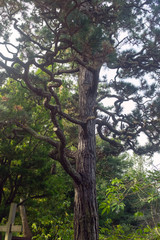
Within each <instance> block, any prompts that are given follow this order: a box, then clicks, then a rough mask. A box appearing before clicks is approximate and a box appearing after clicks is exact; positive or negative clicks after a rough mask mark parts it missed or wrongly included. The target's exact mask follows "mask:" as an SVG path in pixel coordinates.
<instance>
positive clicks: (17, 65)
mask: <svg viewBox="0 0 160 240" xmlns="http://www.w3.org/2000/svg"><path fill="white" fill-rule="evenodd" d="M158 12H159V1H153V2H152V3H150V2H149V1H143V0H142V1H136V0H135V1H127V0H121V1H119V0H117V1H98V0H95V1H94V0H93V1H81V0H80V1H76V0H74V1H70V0H67V1H63V0H62V1H54V2H52V1H50V0H40V1H36V0H33V1H30V0H28V1H25V0H24V1H18V0H17V1H5V2H2V3H1V20H2V21H1V37H2V38H3V40H2V41H1V45H3V46H5V47H6V49H7V51H8V53H10V55H9V56H5V55H4V54H2V53H0V57H1V61H0V66H1V68H3V69H5V73H4V72H3V71H2V72H1V79H3V78H6V77H10V78H12V79H14V80H17V81H20V82H21V83H22V84H25V86H26V87H27V88H28V89H29V91H31V92H33V93H34V94H36V95H37V96H39V97H41V98H42V99H44V107H45V109H47V110H48V112H49V113H50V120H51V123H52V125H53V132H54V134H51V135H46V134H45V131H44V129H42V131H41V130H38V131H37V129H36V126H33V125H32V124H31V123H30V122H22V121H21V120H18V119H16V120H15V125H16V126H18V127H19V128H21V129H23V130H24V131H25V132H27V133H29V134H31V135H32V136H34V137H35V138H37V139H39V140H42V141H45V142H47V143H49V145H50V146H51V147H52V150H51V151H50V153H49V156H50V157H51V158H53V159H54V160H56V161H59V162H60V164H61V165H62V167H63V168H64V169H65V171H66V172H67V173H68V174H69V175H70V176H71V178H72V179H73V181H74V187H75V210H74V215H75V218H74V234H75V236H74V238H75V240H80V239H81V240H82V239H83V240H84V239H92V240H94V239H98V215H97V201H96V181H95V165H96V150H95V149H96V148H95V125H96V124H97V132H98V133H99V135H100V137H101V138H102V139H104V140H106V141H107V142H109V143H110V144H112V145H113V146H114V147H116V148H117V151H123V150H128V149H133V150H134V151H135V152H136V153H138V154H144V153H147V152H149V153H150V154H152V153H153V152H154V151H155V150H157V149H158V147H159V120H158V116H157V115H156V114H153V110H152V104H153V103H154V102H155V103H156V102H157V101H158V100H157V92H156V91H157V85H158V83H157V81H155V82H154V83H153V84H151V85H150V84H149V83H147V82H146V81H145V74H150V75H149V76H150V78H151V77H152V78H153V77H154V79H155V80H156V79H157V77H158V74H159V72H158V71H159V56H160V55H159V40H158V39H159V38H158V36H159V28H158V22H159V14H158ZM11 26H14V29H15V30H16V31H17V32H18V33H19V38H18V40H17V42H18V43H16V44H13V43H12V42H9V32H10V28H11ZM121 32H124V33H125V34H126V37H124V38H123V37H122V35H121ZM151 37H152V39H151ZM124 44H125V45H126V44H130V45H129V47H128V48H126V49H125V50H123V49H124V48H123V45H124ZM137 45H138V46H139V48H137ZM127 46H128V45H127ZM130 46H131V47H130ZM104 63H106V66H107V68H110V69H116V71H117V74H116V76H115V78H114V80H113V81H109V82H108V86H110V87H112V88H113V92H112V91H110V92H109V91H108V88H107V89H105V88H104V86H103V90H102V88H101V89H100V91H99V92H97V89H98V82H99V72H100V69H101V66H102V65H103V64H104ZM37 71H39V72H37ZM40 72H42V73H41V74H39V73H40ZM66 75H68V76H69V77H70V79H73V77H74V79H75V82H76V84H77V86H78V96H77V99H78V101H79V105H78V109H77V110H78V111H76V113H77V114H75V116H72V115H70V114H69V112H68V111H66V107H67V106H65V105H63V104H61V101H60V97H59V92H60V89H62V88H64V87H66V85H65V82H64V81H63V77H64V76H66ZM72 76H73V77H72ZM132 77H136V78H137V79H138V80H140V84H139V85H138V86H135V85H133V83H127V82H125V81H123V79H125V78H132ZM105 84H106V83H105ZM97 93H99V96H98V98H97ZM104 98H115V99H116V101H115V103H114V108H111V109H108V107H107V108H106V107H104V106H103V105H102V104H100V103H101V102H102V100H103V99H104ZM126 101H132V102H134V103H135V105H136V106H135V109H134V111H133V112H132V113H130V114H128V115H126V114H125V113H124V112H123V103H124V102H126ZM97 110H98V111H97ZM66 121H67V122H71V123H73V124H75V125H76V126H78V144H77V145H78V146H77V150H76V149H73V148H71V147H70V146H68V142H67V138H66V135H65V130H64V126H65V125H64V122H66ZM6 123H7V122H6ZM44 127H45V124H44ZM105 129H107V134H106V131H104V130H105ZM141 132H145V135H146V136H147V137H148V140H149V144H148V145H147V146H145V147H141V146H138V141H137V136H138V135H139V134H140V133H141ZM73 150H75V151H73ZM70 159H74V160H75V162H76V167H74V165H73V164H72V162H71V161H70Z"/></svg>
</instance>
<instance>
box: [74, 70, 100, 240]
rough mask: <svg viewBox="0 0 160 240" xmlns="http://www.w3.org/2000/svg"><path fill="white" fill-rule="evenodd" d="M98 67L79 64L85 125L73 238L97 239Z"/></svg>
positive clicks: (79, 144)
mask: <svg viewBox="0 0 160 240" xmlns="http://www.w3.org/2000/svg"><path fill="white" fill-rule="evenodd" d="M98 76H99V71H95V72H94V73H93V72H90V71H89V70H87V69H86V68H84V67H80V75H79V108H80V110H79V111H80V117H81V120H83V121H86V122H87V124H86V128H85V129H84V128H82V127H80V128H79V143H78V158H77V161H76V169H77V171H78V172H79V173H80V174H81V176H82V183H81V184H79V185H78V184H75V209H74V233H75V234H74V239H75V240H97V239H98V213H97V200H96V173H95V172H96V142H95V104H96V96H97V84H98Z"/></svg>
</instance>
